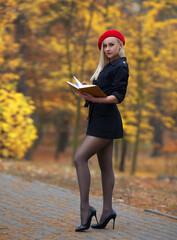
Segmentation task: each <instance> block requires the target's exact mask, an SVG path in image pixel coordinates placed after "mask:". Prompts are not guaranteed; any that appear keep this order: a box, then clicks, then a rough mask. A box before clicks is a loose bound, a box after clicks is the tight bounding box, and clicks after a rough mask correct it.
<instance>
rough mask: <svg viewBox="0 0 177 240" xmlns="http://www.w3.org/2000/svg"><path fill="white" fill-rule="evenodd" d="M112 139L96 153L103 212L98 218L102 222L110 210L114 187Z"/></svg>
mask: <svg viewBox="0 0 177 240" xmlns="http://www.w3.org/2000/svg"><path fill="white" fill-rule="evenodd" d="M112 151H113V140H111V141H110V142H109V144H107V145H106V146H105V147H104V148H103V149H101V150H100V151H99V152H98V153H97V156H98V161H99V165H100V169H101V178H102V188H103V212H102V215H101V218H100V223H102V222H103V221H104V220H105V218H106V217H107V215H108V214H109V213H110V212H111V210H112V194H113V187H114V172H113V164H112Z"/></svg>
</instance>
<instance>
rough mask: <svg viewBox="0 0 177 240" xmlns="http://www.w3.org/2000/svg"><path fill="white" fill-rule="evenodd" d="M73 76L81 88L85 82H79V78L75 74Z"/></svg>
mask: <svg viewBox="0 0 177 240" xmlns="http://www.w3.org/2000/svg"><path fill="white" fill-rule="evenodd" d="M73 78H74V79H75V81H76V84H77V86H78V87H79V88H81V87H82V86H83V84H82V83H81V82H79V80H78V79H77V78H76V77H75V76H73Z"/></svg>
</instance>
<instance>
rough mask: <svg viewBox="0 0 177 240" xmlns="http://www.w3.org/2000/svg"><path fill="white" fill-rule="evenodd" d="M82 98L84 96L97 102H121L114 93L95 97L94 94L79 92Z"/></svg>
mask: <svg viewBox="0 0 177 240" xmlns="http://www.w3.org/2000/svg"><path fill="white" fill-rule="evenodd" d="M78 93H79V95H80V97H81V98H84V99H85V100H88V101H91V102H95V103H119V101H118V99H117V97H116V96H114V95H110V96H107V97H93V96H92V95H90V94H88V93H83V94H82V93H80V92H78Z"/></svg>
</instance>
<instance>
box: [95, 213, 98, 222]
mask: <svg viewBox="0 0 177 240" xmlns="http://www.w3.org/2000/svg"><path fill="white" fill-rule="evenodd" d="M95 218H96V221H97V224H98V219H97V215H96V213H95Z"/></svg>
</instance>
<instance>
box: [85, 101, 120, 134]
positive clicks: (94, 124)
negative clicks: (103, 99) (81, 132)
mask: <svg viewBox="0 0 177 240" xmlns="http://www.w3.org/2000/svg"><path fill="white" fill-rule="evenodd" d="M86 134H87V135H90V136H95V137H100V138H108V139H117V138H122V137H123V126H122V119H121V115H120V112H119V110H118V108H117V105H116V104H100V103H91V104H90V108H89V117H88V127H87V132H86Z"/></svg>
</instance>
